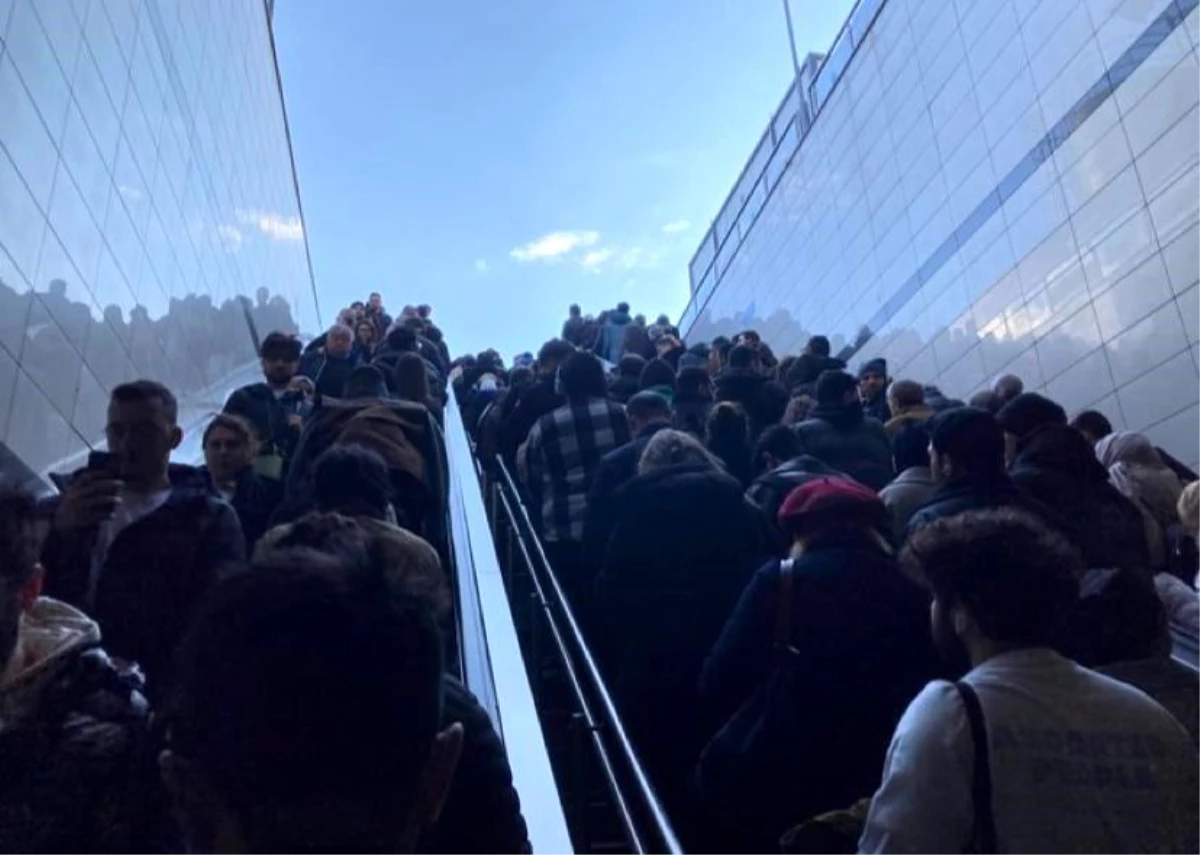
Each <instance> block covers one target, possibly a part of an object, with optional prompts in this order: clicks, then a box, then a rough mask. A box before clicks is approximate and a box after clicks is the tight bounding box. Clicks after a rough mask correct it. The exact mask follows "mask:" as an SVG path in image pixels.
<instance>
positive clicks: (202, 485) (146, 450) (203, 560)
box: [42, 380, 245, 699]
mask: <svg viewBox="0 0 1200 855" xmlns="http://www.w3.org/2000/svg"><path fill="white" fill-rule="evenodd" d="M177 414H178V405H177V403H176V401H175V396H174V395H173V394H172V393H171V391H170V390H169V389H167V388H166V387H165V386H163V385H161V384H160V383H156V382H154V381H152V380H138V381H135V382H133V383H125V384H122V385H120V386H117V387H116V388H114V389H113V391H112V397H111V398H110V400H109V405H108V424H107V426H106V429H105V432H106V435H107V438H108V448H109V450H108V451H107V452H94V453H93V454H92V455H91V456H90V458H89V460H88V466H87V468H85V469H83V470H81V471H79V472H76V473H75V474H74V475H73V476H71V477H70V479H69V480H68V484H67V486H66V488H65V489H64V490H63V493H62V495H61V496H60V497H59V501H58V504H57V506H56V508H55V512H54V518H53V522H52V524H51V528H50V533H49V536H48V537H47V539H46V544H45V547H44V549H43V553H42V563H43V565H44V566H45V568H46V593H47V595H49V596H51V597H54V598H55V599H59V600H63V601H64V602H67V603H69V604H71V605H73V606H75V607H76V608H79V609H82V610H83V611H85V612H87V613H88V614H89V615H91V616H92V617H93V618H94V619H95V620H96V621H97V622H98V623H99V624H100V628H101V632H102V634H103V637H104V639H105V646H106V647H107V649H108V650H109V652H110V653H112V654H113V655H114V656H118V657H121V658H122V659H126V660H129V661H135V662H138V663H140V664H141V666H142V667H143V669H145V672H146V677H147V688H148V690H149V694H150V695H151V697H152V699H154V698H160V697H161V696H162V692H163V691H164V690H165V687H166V686H167V685H168V684H169V682H170V680H169V671H170V665H171V661H172V657H173V654H174V649H175V645H176V643H177V642H178V640H179V638H180V635H181V634H182V632H183V630H184V628H185V627H186V625H187V622H188V620H189V618H190V617H191V613H192V610H193V608H194V607H195V605H196V604H197V603H198V602H199V600H200V598H201V597H202V596H203V595H204V594H205V593H206V592H207V591H208V589H209V588H210V587H212V585H213V584H215V583H216V581H217V580H218V578H219V576H220V575H221V574H222V573H223V572H224V571H225V570H226V569H227V568H231V567H234V566H236V565H237V563H238V562H240V561H241V560H242V559H243V558H244V554H245V544H244V541H243V538H242V530H241V526H240V525H239V523H238V519H237V514H235V513H234V511H233V508H231V507H230V506H229V505H228V504H226V503H225V502H224V501H223V500H222V499H220V498H219V497H218V496H216V495H215V494H214V493H213V492H212V491H211V489H210V488H209V485H208V480H207V478H206V477H205V476H204V474H203V473H202V472H200V470H198V469H196V468H194V467H191V466H175V465H172V464H170V462H169V461H170V456H171V451H172V450H173V449H174V448H175V447H177V446H178V445H179V442H180V440H181V439H182V438H183V432H182V431H181V430H180V429H179V426H178V424H176V418H177Z"/></svg>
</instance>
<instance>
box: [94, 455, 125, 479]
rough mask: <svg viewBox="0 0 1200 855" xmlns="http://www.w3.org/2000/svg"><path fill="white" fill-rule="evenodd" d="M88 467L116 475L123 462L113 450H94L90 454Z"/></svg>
mask: <svg viewBox="0 0 1200 855" xmlns="http://www.w3.org/2000/svg"><path fill="white" fill-rule="evenodd" d="M87 468H88V469H91V470H93V471H96V472H104V473H106V474H108V475H113V476H115V475H116V474H117V473H118V472H119V471H120V469H121V463H120V461H119V460H117V456H116V455H115V454H113V453H112V452H111V451H93V452H92V453H91V454H89V455H88V462H87Z"/></svg>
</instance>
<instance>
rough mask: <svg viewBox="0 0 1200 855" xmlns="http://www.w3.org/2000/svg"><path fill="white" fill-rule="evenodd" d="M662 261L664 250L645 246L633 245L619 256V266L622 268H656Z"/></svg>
mask: <svg viewBox="0 0 1200 855" xmlns="http://www.w3.org/2000/svg"><path fill="white" fill-rule="evenodd" d="M661 262H662V252H661V251H660V250H657V249H647V248H646V247H644V246H631V247H629V248H628V249H626V250H623V251H622V252H621V254H620V255H619V256H617V267H619V268H621V269H622V270H654V269H656V268H657V267H658V266H659V264H660V263H661Z"/></svg>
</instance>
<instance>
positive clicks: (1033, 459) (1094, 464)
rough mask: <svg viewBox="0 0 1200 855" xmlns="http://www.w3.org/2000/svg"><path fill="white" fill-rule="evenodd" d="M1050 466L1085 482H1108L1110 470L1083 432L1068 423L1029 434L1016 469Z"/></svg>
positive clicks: (1018, 452) (1022, 447) (1050, 426)
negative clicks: (1106, 467) (1067, 424)
mask: <svg viewBox="0 0 1200 855" xmlns="http://www.w3.org/2000/svg"><path fill="white" fill-rule="evenodd" d="M1025 468H1030V469H1048V470H1051V471H1054V472H1061V473H1063V474H1064V475H1068V476H1070V477H1071V478H1074V479H1078V480H1081V481H1095V482H1099V483H1104V484H1107V483H1108V470H1107V469H1105V468H1104V464H1103V463H1101V462H1100V461H1099V460H1098V459H1097V458H1096V451H1095V449H1094V448H1092V445H1091V444H1090V443H1089V442H1088V441H1087V439H1085V438H1084V436H1083V434H1081V433H1080V432H1079V431H1077V430H1075V429H1074V428H1071V427H1068V426H1066V425H1047V426H1046V427H1043V428H1041V429H1039V430H1037V431H1034V432H1033V433H1032V434H1030V435H1029V436H1028V437H1026V438H1025V439H1024V440H1023V441H1022V442H1021V444H1020V445H1019V446H1018V449H1017V459H1016V460H1015V461H1014V462H1013V469H1014V470H1015V469H1025Z"/></svg>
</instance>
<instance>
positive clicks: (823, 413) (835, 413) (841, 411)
mask: <svg viewBox="0 0 1200 855" xmlns="http://www.w3.org/2000/svg"><path fill="white" fill-rule="evenodd" d="M808 417H809V418H810V419H820V420H821V421H823V422H828V423H829V424H831V425H833V426H834V427H835V428H837V429H838V430H850V429H851V428H854V427H857V426H858V425H860V424H862V422H863V419H864V418H865V415H864V413H863V409H862V407H861V406H860V405H859V404H817V405H816V406H815V407H813V408H812V410H810V411H809V413H808Z"/></svg>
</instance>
